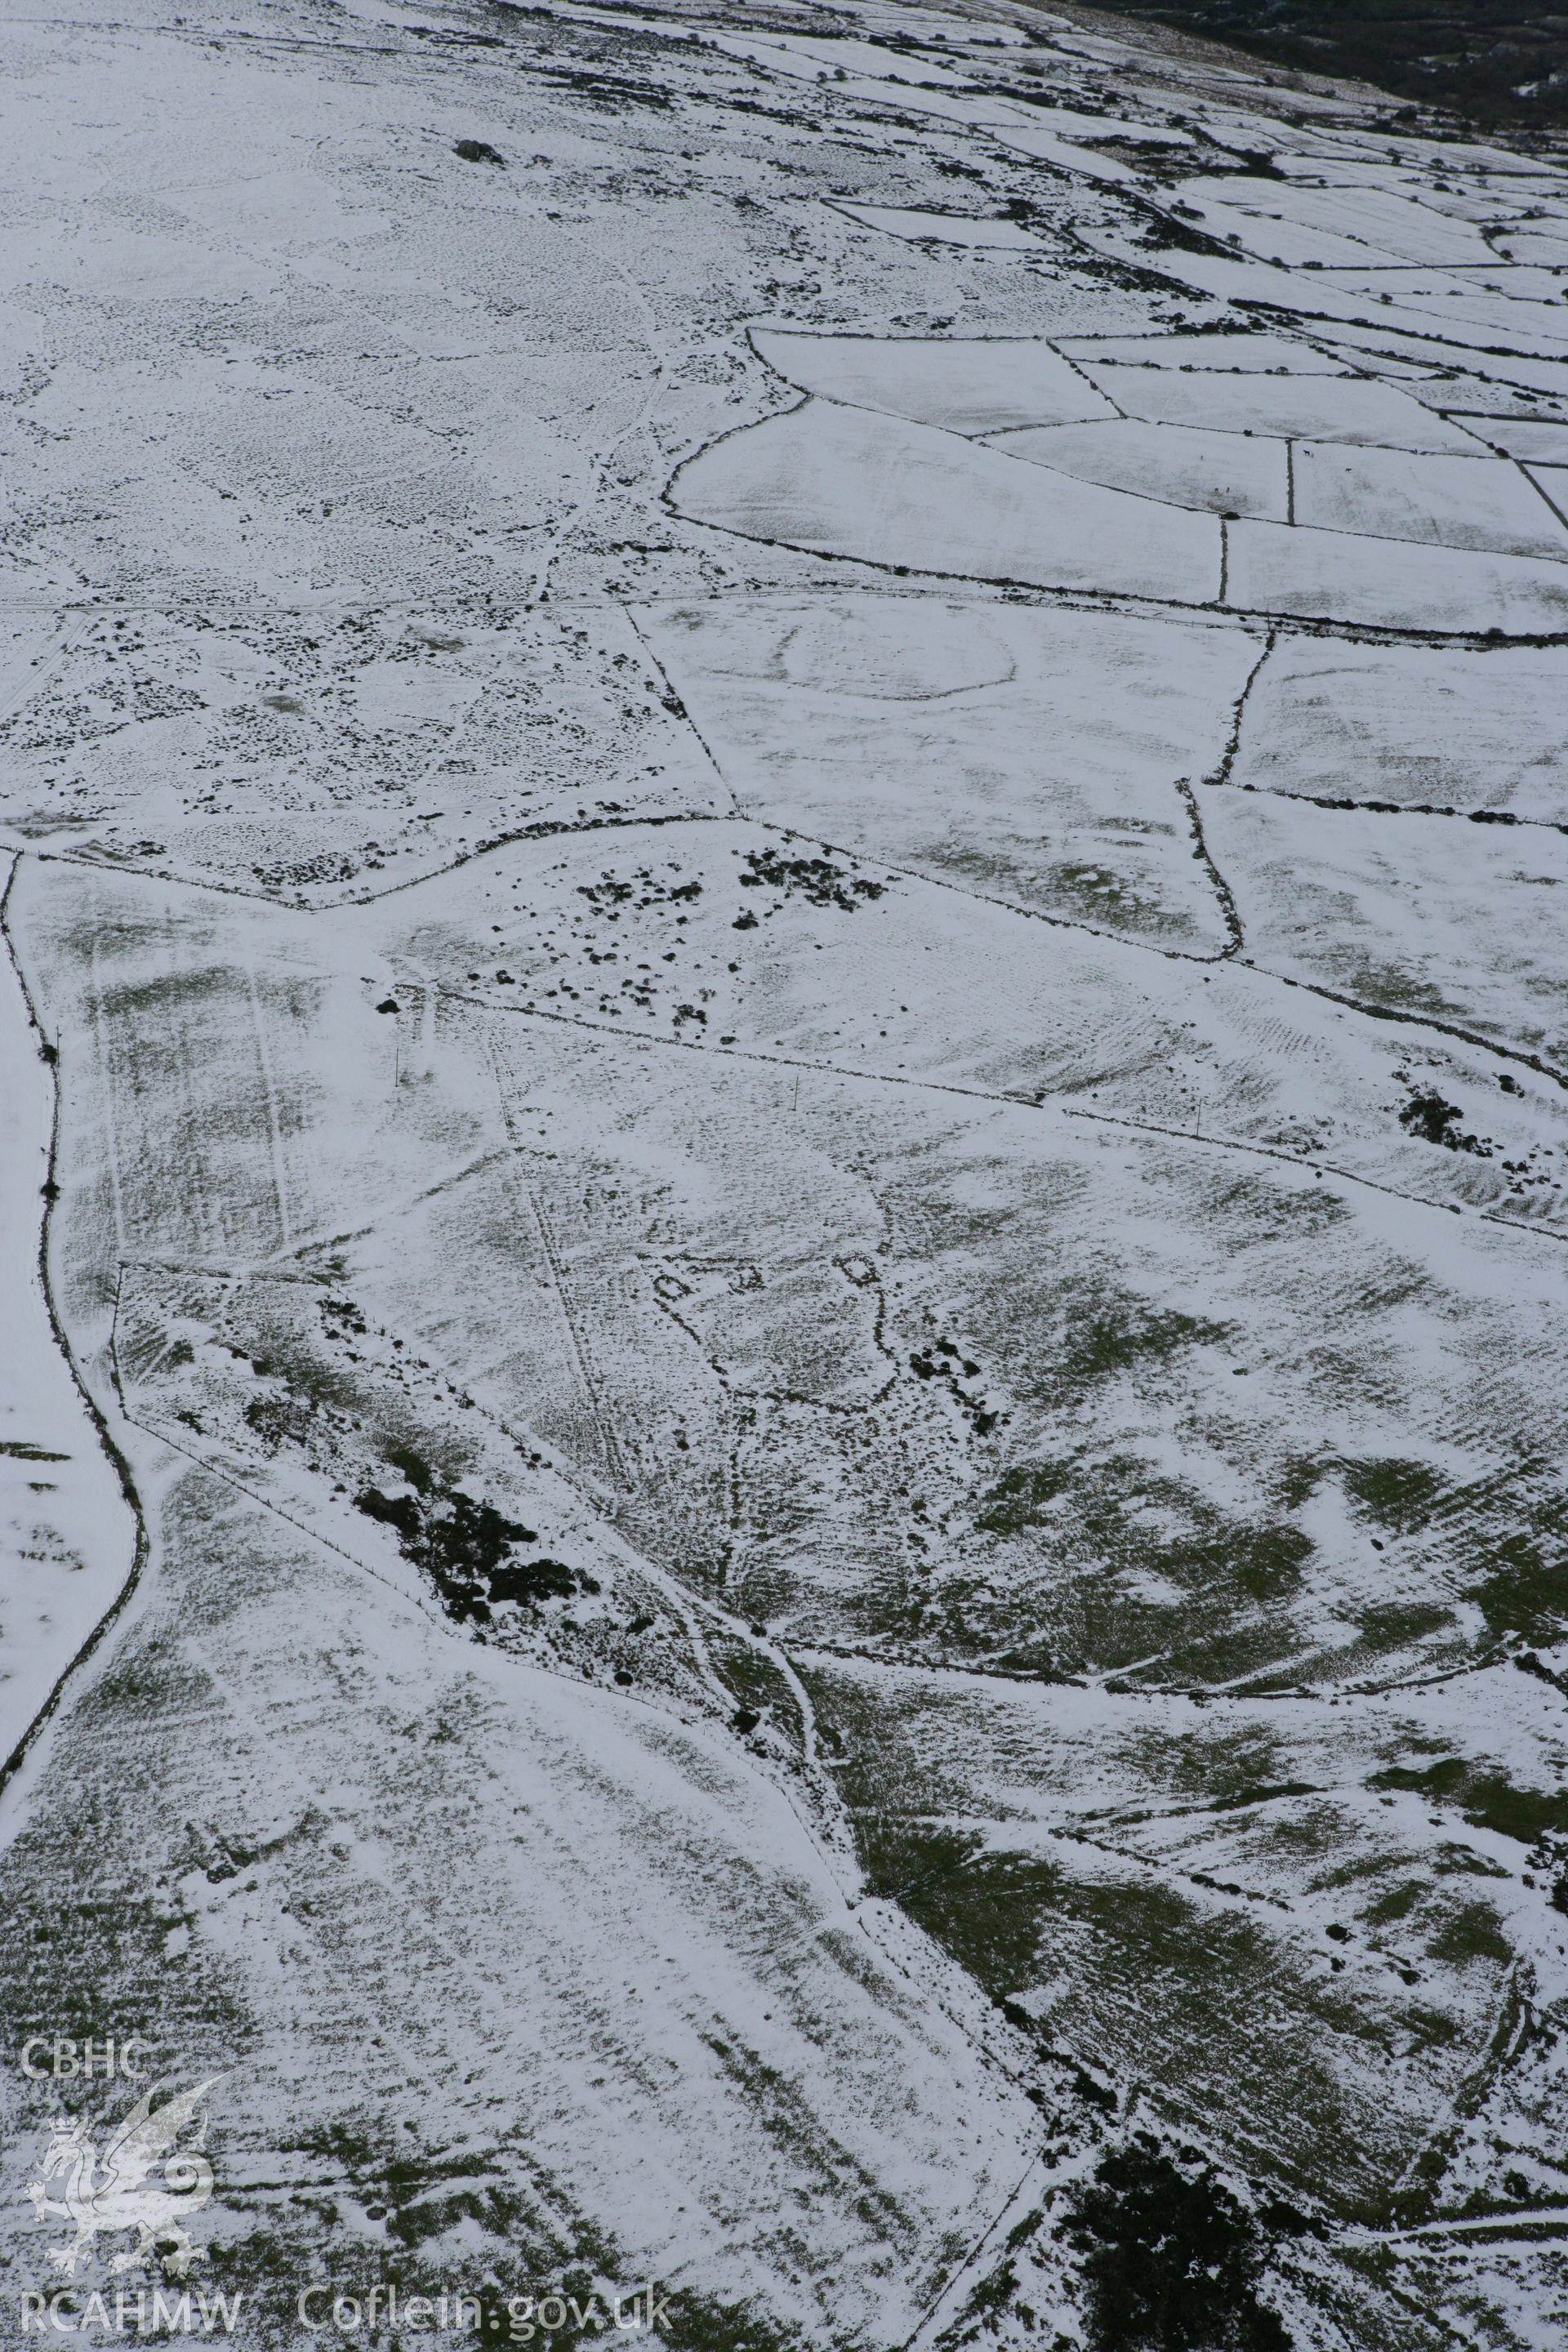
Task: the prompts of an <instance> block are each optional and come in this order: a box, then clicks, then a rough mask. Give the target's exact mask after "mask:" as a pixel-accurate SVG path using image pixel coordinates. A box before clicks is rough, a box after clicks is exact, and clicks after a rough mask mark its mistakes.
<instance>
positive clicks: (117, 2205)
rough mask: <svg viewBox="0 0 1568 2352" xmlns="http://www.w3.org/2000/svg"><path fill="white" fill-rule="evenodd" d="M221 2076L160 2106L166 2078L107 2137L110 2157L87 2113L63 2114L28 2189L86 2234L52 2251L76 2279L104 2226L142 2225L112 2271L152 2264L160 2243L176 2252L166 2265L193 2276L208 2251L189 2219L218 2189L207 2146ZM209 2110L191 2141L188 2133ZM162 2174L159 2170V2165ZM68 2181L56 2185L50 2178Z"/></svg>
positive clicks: (44, 2207)
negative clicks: (213, 2094)
mask: <svg viewBox="0 0 1568 2352" xmlns="http://www.w3.org/2000/svg"><path fill="white" fill-rule="evenodd" d="M217 2080H218V2077H217V2076H216V2074H215V2075H213V2076H212V2077H211V2078H210V2079H209V2080H208V2081H207V2082H205V2083H201V2084H197V2086H196V2088H195V2090H194V2091H181V2092H179V2093H177V2094H176V2095H174V2097H173V2098H170V2099H166V2100H165V2101H164V2102H163V2105H162V2106H159V2107H155V2106H154V2105H153V2099H154V2097H155V2096H156V2095H157V2089H156V2085H154V2087H153V2090H151V2091H148V2092H146V2093H144V2094H143V2095H142V2097H141V2098H140V2099H138V2100H137V2102H136V2105H134V2106H133V2107H132V2110H131V2112H130V2114H129V2115H128V2116H124V2117H123V2118H122V2120H121V2122H120V2123H119V2124H118V2125H117V2126H115V2128H114V2130H113V2131H112V2132H111V2134H110V2137H109V2138H108V2140H107V2141H106V2142H105V2143H104V2149H103V2157H102V2160H101V2162H100V2159H99V2154H98V2148H97V2145H96V2143H95V2141H94V2140H93V2139H92V2137H90V2126H89V2124H88V2123H87V2121H86V2120H85V2118H83V2117H81V2116H56V2117H55V2118H54V2120H53V2122H52V2123H51V2124H50V2126H49V2143H48V2146H47V2148H46V2149H45V2151H44V2159H43V2162H42V2164H41V2165H40V2166H39V2168H38V2176H37V2179H34V2180H31V2181H29V2182H28V2184H27V2194H28V2196H29V2197H30V2198H31V2199H32V2200H33V2208H34V2210H35V2211H36V2212H37V2216H38V2219H39V2221H67V2222H69V2223H70V2224H71V2226H72V2228H73V2229H74V2230H75V2232H76V2235H75V2236H74V2237H72V2238H68V2240H67V2241H66V2242H65V2243H64V2244H63V2245H58V2246H51V2247H50V2248H49V2260H50V2261H51V2262H52V2263H53V2264H54V2266H55V2268H56V2270H57V2271H58V2272H60V2273H63V2274H64V2276H65V2277H67V2278H74V2277H75V2276H76V2274H77V2272H78V2271H79V2269H81V2268H82V2267H83V2265H84V2264H85V2263H88V2262H89V2260H90V2259H91V2257H92V2255H93V2252H94V2250H95V2247H96V2244H97V2241H98V2239H99V2236H100V2234H101V2233H109V2234H112V2233H114V2232H116V2231H121V2230H134V2231H136V2232H137V2240H136V2243H135V2244H134V2245H133V2246H131V2247H128V2248H127V2249H126V2250H125V2251H124V2252H121V2253H118V2254H115V2255H113V2256H112V2257H111V2258H110V2263H109V2267H110V2270H111V2271H115V2272H122V2271H130V2270H137V2269H140V2268H142V2266H143V2265H144V2264H145V2263H146V2262H147V2259H148V2257H149V2255H151V2254H152V2253H153V2250H154V2249H155V2248H156V2247H159V2246H163V2247H165V2248H166V2249H167V2251H166V2252H164V2253H163V2258H162V2259H163V2268H164V2270H165V2271H167V2272H170V2273H173V2275H174V2277H175V2278H184V2277H186V2276H188V2274H189V2272H190V2267H191V2264H192V2263H194V2262H198V2261H200V2260H202V2259H203V2257H204V2256H205V2252H206V2248H205V2246H198V2245H197V2244H195V2242H194V2240H193V2239H192V2237H191V2235H190V2232H189V2231H188V2230H187V2229H186V2228H185V2223H186V2221H188V2220H189V2219H190V2217H191V2215H192V2214H193V2213H197V2212H199V2211H200V2210H201V2209H202V2207H203V2206H204V2205H205V2203H206V2201H207V2199H208V2198H209V2197H210V2196H211V2195H212V2192H213V2169H212V2166H211V2165H210V2164H209V2163H208V2162H207V2159H206V2158H205V2155H204V2154H203V2153H202V2151H203V2149H204V2148H205V2146H206V2136H207V2114H206V2109H205V2106H204V2105H203V2104H202V2102H203V2101H204V2100H205V2097H206V2095H207V2093H208V2092H209V2091H210V2090H211V2089H212V2087H213V2084H214V2083H216V2081H217ZM198 2116H199V2122H197V2124H196V2128H195V2132H194V2133H193V2134H192V2136H191V2137H190V2138H189V2139H188V2140H187V2141H186V2143H185V2145H184V2147H181V2146H180V2144H179V2143H180V2135H181V2133H182V2132H184V2130H185V2128H186V2126H188V2125H189V2124H191V2123H192V2122H193V2120H195V2118H197V2117H198ZM159 2173H161V2174H162V2179H157V2178H155V2177H154V2176H155V2175H156V2174H159ZM51 2182H58V2184H59V2186H58V2191H57V2192H56V2193H55V2194H53V2195H51V2194H50V2183H51Z"/></svg>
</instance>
